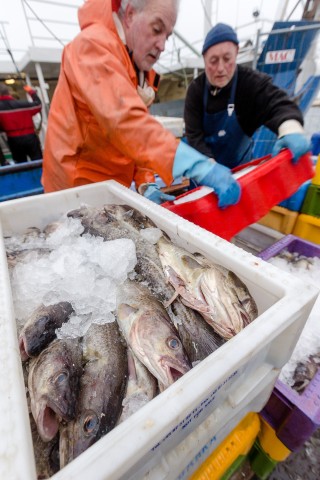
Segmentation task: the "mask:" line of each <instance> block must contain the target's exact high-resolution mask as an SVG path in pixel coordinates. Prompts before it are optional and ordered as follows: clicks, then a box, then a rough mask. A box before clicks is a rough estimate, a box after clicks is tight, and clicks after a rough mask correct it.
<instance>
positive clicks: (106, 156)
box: [42, 0, 178, 192]
mask: <svg viewBox="0 0 320 480" xmlns="http://www.w3.org/2000/svg"><path fill="white" fill-rule="evenodd" d="M79 23H80V27H81V32H80V33H79V35H78V36H77V37H76V38H75V39H74V40H73V41H72V42H71V43H70V44H68V45H67V46H66V47H65V48H64V51H63V56H62V63H61V71H60V76H59V81H58V85H57V87H56V90H55V92H54V96H53V99H52V103H51V107H50V112H49V119H48V130H47V134H46V140H45V147H44V159H43V175H42V183H43V186H44V190H45V192H52V191H56V190H62V189H66V188H70V187H75V186H79V185H84V184H87V183H93V182H99V181H103V180H108V179H114V180H117V181H118V182H120V183H122V184H123V185H125V186H128V187H129V186H130V185H131V183H132V181H133V179H134V180H135V182H136V184H137V186H139V184H141V183H144V182H148V181H149V182H150V181H151V182H152V181H153V174H152V172H154V171H155V172H156V173H158V174H159V176H160V177H161V178H162V179H163V181H164V182H165V183H166V184H167V185H169V184H170V183H171V182H172V181H173V177H172V166H173V160H174V156H175V153H176V149H177V146H178V141H177V139H176V138H175V137H174V135H172V134H171V133H170V132H169V131H168V130H166V129H165V128H163V127H162V126H161V125H160V124H159V122H158V121H157V120H155V119H154V118H153V117H152V116H151V115H150V114H149V113H148V110H147V107H146V106H145V105H144V103H143V101H142V100H141V98H140V97H139V95H138V94H137V76H136V72H135V69H134V66H133V64H132V62H131V60H130V57H129V54H128V51H127V49H126V47H125V45H124V44H123V43H122V41H121V39H120V37H119V35H118V33H117V30H116V27H115V24H114V21H113V17H112V7H111V0H88V1H87V2H86V3H85V4H84V5H83V6H82V7H81V8H80V9H79Z"/></svg>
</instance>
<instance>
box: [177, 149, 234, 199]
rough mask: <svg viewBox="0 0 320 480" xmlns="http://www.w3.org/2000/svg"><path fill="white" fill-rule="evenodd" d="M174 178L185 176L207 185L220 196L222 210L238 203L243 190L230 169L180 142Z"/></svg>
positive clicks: (199, 183)
mask: <svg viewBox="0 0 320 480" xmlns="http://www.w3.org/2000/svg"><path fill="white" fill-rule="evenodd" d="M172 174H173V177H174V178H176V177H178V176H181V175H183V176H185V177H188V178H191V179H192V180H194V181H195V182H196V183H197V184H198V185H206V186H207V187H211V188H213V189H214V191H215V193H216V194H217V195H218V198H219V202H218V206H219V207H220V208H224V207H228V206H229V205H234V204H235V203H237V202H238V201H239V199H240V196H241V188H240V185H239V184H238V182H237V181H236V180H235V179H234V178H233V176H232V173H231V171H230V169H229V168H227V167H225V166H223V165H220V164H219V163H217V162H215V161H214V160H212V159H210V158H208V157H206V156H205V155H203V154H202V153H199V152H198V151H197V150H195V149H194V148H192V147H190V146H189V145H186V144H185V143H184V142H180V143H179V146H178V148H177V151H176V155H175V158H174V163H173V170H172Z"/></svg>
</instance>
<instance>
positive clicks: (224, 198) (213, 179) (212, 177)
mask: <svg viewBox="0 0 320 480" xmlns="http://www.w3.org/2000/svg"><path fill="white" fill-rule="evenodd" d="M198 183H199V185H206V186H208V187H211V188H213V189H214V191H215V193H216V194H217V195H218V198H219V202H218V207H220V208H225V207H228V206H229V205H234V204H236V203H238V202H239V200H240V196H241V187H240V185H239V183H238V182H237V181H236V180H235V179H234V178H233V176H232V173H231V171H230V169H229V168H227V167H225V166H224V165H220V164H219V163H217V162H215V163H214V164H213V165H212V167H211V170H209V172H208V173H207V174H206V175H205V176H204V177H203V178H202V179H201V180H200V181H198Z"/></svg>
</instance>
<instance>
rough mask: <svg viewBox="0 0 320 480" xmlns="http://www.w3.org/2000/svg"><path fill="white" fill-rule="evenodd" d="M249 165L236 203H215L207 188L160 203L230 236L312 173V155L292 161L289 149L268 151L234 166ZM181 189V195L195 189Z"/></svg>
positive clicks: (208, 228) (289, 193)
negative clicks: (195, 195) (200, 193)
mask: <svg viewBox="0 0 320 480" xmlns="http://www.w3.org/2000/svg"><path fill="white" fill-rule="evenodd" d="M249 166H255V168H254V169H253V170H251V171H249V172H248V173H246V174H244V175H243V176H241V177H240V178H239V180H238V181H239V183H240V185H241V188H242V194H241V199H240V201H239V203H238V204H237V205H231V206H230V207H227V208H225V209H221V208H219V207H218V198H217V196H216V195H215V194H214V193H212V192H210V193H208V194H206V195H204V196H203V197H201V198H199V199H196V200H191V201H189V202H186V203H182V204H178V205H177V204H175V203H174V202H166V203H163V204H162V206H163V207H164V208H167V209H168V210H171V211H172V212H174V213H176V214H177V215H179V216H181V217H183V218H185V219H186V220H189V221H190V222H193V223H194V224H196V225H199V226H200V227H202V228H204V229H206V230H208V231H210V232H213V233H215V234H216V235H218V236H220V237H222V238H225V239H226V240H230V239H231V238H232V237H233V236H234V235H236V234H237V233H239V232H240V231H241V230H242V229H244V228H245V227H247V226H248V225H251V224H252V223H255V222H256V221H258V220H259V219H260V218H261V217H263V216H264V215H266V214H267V213H268V212H269V210H270V209H271V208H272V207H274V206H275V205H277V204H278V203H280V202H281V201H282V200H285V199H286V198H288V197H289V196H290V195H292V194H293V193H294V192H296V191H297V189H298V188H299V186H300V185H301V184H302V183H304V182H305V181H307V180H309V179H310V178H312V177H313V175H314V170H313V164H312V161H311V155H310V154H306V155H303V156H302V157H301V158H300V159H299V162H298V163H297V164H293V163H292V154H291V152H290V150H287V149H286V150H282V151H281V152H280V153H279V154H278V155H277V156H275V157H272V158H271V156H270V155H269V156H267V157H263V158H260V159H256V160H253V161H252V162H250V163H247V164H245V165H241V166H240V167H237V168H235V169H234V170H233V172H234V173H235V172H238V171H240V170H242V169H245V168H247V167H249ZM202 188H203V187H198V188H196V189H194V190H192V191H190V192H187V193H184V194H183V195H180V196H179V197H177V198H176V200H177V199H180V198H182V197H185V196H187V195H190V194H191V193H193V192H195V191H196V190H200V189H202Z"/></svg>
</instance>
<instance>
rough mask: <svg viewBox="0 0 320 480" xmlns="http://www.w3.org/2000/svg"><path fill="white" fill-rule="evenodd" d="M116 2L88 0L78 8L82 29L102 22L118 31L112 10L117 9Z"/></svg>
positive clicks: (110, 0) (112, 0)
mask: <svg viewBox="0 0 320 480" xmlns="http://www.w3.org/2000/svg"><path fill="white" fill-rule="evenodd" d="M116 4H117V2H115V1H114V0H87V1H86V2H85V3H84V4H83V5H82V7H80V8H79V10H78V20H79V25H80V28H81V30H84V29H85V28H88V27H90V26H91V25H94V24H100V25H104V26H105V27H107V28H111V29H113V30H114V31H115V32H117V30H116V27H115V24H114V21H113V18H112V11H117V10H116V9H117V5H116Z"/></svg>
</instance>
